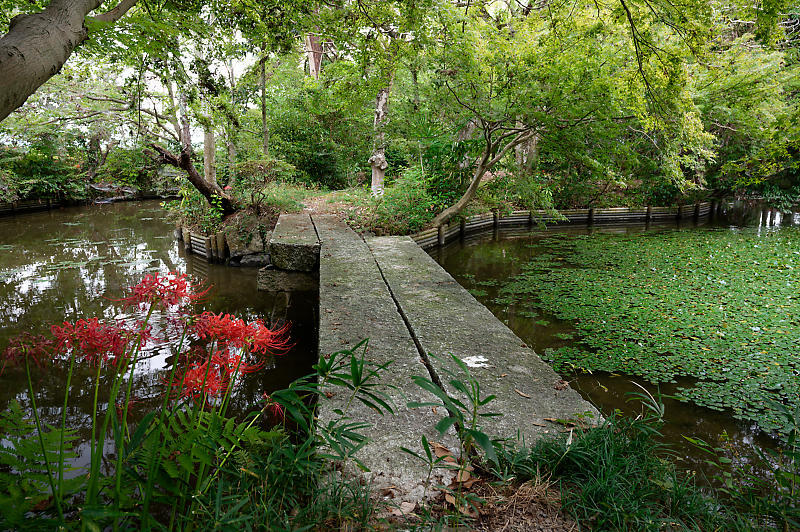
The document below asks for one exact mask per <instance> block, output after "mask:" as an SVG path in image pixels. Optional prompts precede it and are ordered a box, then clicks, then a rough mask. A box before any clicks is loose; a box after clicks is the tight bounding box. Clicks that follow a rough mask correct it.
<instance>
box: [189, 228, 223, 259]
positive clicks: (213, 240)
mask: <svg viewBox="0 0 800 532" xmlns="http://www.w3.org/2000/svg"><path fill="white" fill-rule="evenodd" d="M175 237H176V238H178V239H179V240H182V241H183V247H184V249H185V250H186V252H187V253H193V254H195V255H200V256H201V257H204V258H205V259H206V260H207V261H208V262H225V259H227V258H228V257H229V256H230V252H229V249H228V242H227V240H226V238H225V233H223V232H221V231H220V232H218V233H214V234H213V235H204V234H202V233H193V232H191V231H190V230H189V229H187V228H185V227H181V228H177V229H175Z"/></svg>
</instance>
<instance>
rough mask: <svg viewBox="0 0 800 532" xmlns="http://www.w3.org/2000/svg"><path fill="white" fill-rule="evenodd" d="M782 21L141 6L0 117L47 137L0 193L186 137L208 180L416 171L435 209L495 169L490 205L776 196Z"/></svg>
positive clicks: (791, 65)
mask: <svg viewBox="0 0 800 532" xmlns="http://www.w3.org/2000/svg"><path fill="white" fill-rule="evenodd" d="M9 7H10V11H9V13H11V14H12V15H13V14H14V13H17V12H34V11H36V10H37V9H40V7H39V6H38V4H36V3H30V4H26V5H24V6H22V5H16V4H14V2H11V3H10V4H9ZM3 20H4V23H7V21H6V20H5V19H3ZM799 21H800V14H799V13H798V12H797V11H796V8H792V7H791V6H790V5H788V4H784V3H781V2H777V3H774V5H772V4H770V6H769V9H766V8H764V9H761V8H759V7H753V6H751V5H749V4H746V3H736V2H734V3H727V4H721V3H718V2H710V3H709V2H699V1H689V0H687V1H684V2H681V3H679V4H674V3H671V2H660V1H659V2H655V3H654V2H643V3H640V2H607V3H604V2H601V3H598V2H587V1H576V2H570V3H556V4H548V5H547V6H546V7H545V6H542V5H538V4H532V3H530V4H529V3H525V2H518V3H504V2H476V3H471V4H468V6H466V8H464V7H463V6H458V5H456V4H454V3H450V2H446V1H444V0H427V1H425V2H407V1H404V0H394V1H392V2H363V1H359V2H355V3H350V2H342V3H334V4H331V3H319V4H318V3H316V2H303V3H300V2H266V3H258V4H251V3H247V2H234V3H232V4H230V5H227V4H219V3H211V2H209V3H204V2H200V3H198V4H197V5H196V6H195V7H194V8H193V11H192V12H191V13H189V14H188V16H187V13H184V12H182V11H180V10H177V8H176V6H172V5H167V6H163V8H159V9H158V10H154V9H153V8H152V6H150V4H149V2H141V3H139V4H137V5H135V6H134V7H133V8H132V9H131V10H130V12H129V13H128V14H127V15H126V16H125V17H124V18H122V19H121V20H119V21H117V22H116V24H115V25H109V26H102V27H101V26H98V27H94V26H93V27H92V29H91V32H90V39H89V41H88V42H87V43H86V44H85V45H84V46H83V47H81V48H79V50H78V52H77V53H76V54H73V57H72V58H70V60H69V61H68V63H67V65H66V67H65V68H64V69H63V71H62V72H61V73H60V74H58V75H56V76H54V77H53V78H52V79H51V80H50V81H49V82H48V83H46V84H45V85H44V86H42V87H41V88H40V89H39V90H38V91H37V92H36V93H35V94H34V95H33V96H32V97H31V98H29V100H28V102H27V103H26V104H25V105H24V106H22V107H21V108H20V109H19V110H18V111H17V112H15V113H13V114H12V115H11V116H10V117H9V118H8V119H6V120H5V121H3V123H2V126H0V127H1V128H2V129H0V133H1V134H2V135H0V142H2V144H4V145H6V146H7V148H6V150H8V149H9V148H10V147H13V149H14V150H15V151H14V153H17V154H19V155H20V156H24V157H30V158H32V159H35V160H36V161H40V162H41V161H42V160H43V159H41V157H42V151H41V148H40V147H39V146H40V145H41V143H42V139H44V138H47V143H48V145H49V146H50V148H49V150H50V153H51V155H47V157H49V159H47V161H48V164H49V165H50V167H51V169H52V171H51V172H50V174H48V175H50V176H51V177H45V174H43V173H42V172H41V171H40V170H36V169H35V168H31V166H36V164H38V163H36V162H35V161H31V164H22V163H21V162H17V163H13V164H12V163H9V162H7V161H6V158H4V160H3V161H2V162H0V176H1V177H0V179H2V182H0V190H2V191H3V192H2V194H3V196H4V198H6V199H9V198H11V199H13V198H15V197H26V196H27V197H39V196H41V195H46V194H56V195H64V196H74V195H75V190H74V189H81V188H83V187H84V185H85V184H86V183H87V182H88V183H91V182H96V181H116V182H119V183H124V184H127V185H135V186H137V187H140V188H153V179H154V176H157V175H159V174H158V173H157V172H156V170H157V166H158V165H163V164H167V165H173V166H177V167H178V168H176V169H175V172H177V174H185V175H186V173H187V172H188V173H189V174H190V173H191V172H190V171H189V169H188V166H190V164H189V163H188V162H186V161H184V162H179V161H178V159H179V158H178V157H177V155H176V156H175V157H173V158H170V157H168V156H167V155H165V153H167V154H170V153H171V154H177V153H178V152H179V151H186V152H187V153H188V154H189V160H193V161H194V163H193V164H196V165H197V167H198V168H199V167H200V166H203V167H204V168H203V169H204V171H199V170H198V172H197V173H199V174H202V175H203V176H204V177H205V180H206V181H209V182H211V183H212V184H214V183H219V185H220V187H224V185H233V184H234V182H235V178H236V174H237V168H242V169H246V168H247V167H248V165H252V164H255V163H254V162H255V161H259V160H267V159H274V160H276V161H283V162H285V163H287V164H288V165H291V168H293V170H292V171H291V172H289V173H286V172H283V173H282V175H281V176H280V178H279V179H278V181H280V182H290V183H297V182H302V183H305V184H306V185H310V186H318V187H323V188H328V189H340V188H346V187H359V186H363V185H365V184H367V183H368V182H369V173H370V172H372V173H373V178H374V176H375V172H376V171H379V172H383V173H385V176H386V177H385V179H386V183H385V185H386V186H387V187H389V188H391V187H392V186H393V183H394V182H395V180H396V179H397V178H399V177H400V176H402V175H403V174H404V173H405V172H406V171H410V172H411V177H410V178H406V179H403V180H400V181H398V183H400V186H401V188H402V187H405V188H403V190H400V191H398V193H397V194H400V195H404V194H406V195H407V194H408V186H407V185H406V184H407V183H409V182H412V181H413V182H420V183H423V184H424V189H425V198H424V200H423V204H426V205H427V204H430V205H433V211H434V212H433V214H434V215H436V214H438V213H440V212H442V211H444V210H445V209H446V208H447V207H450V206H452V205H454V204H456V203H457V202H458V200H459V199H460V198H461V199H463V198H466V199H467V200H471V199H472V198H474V197H475V195H474V191H473V190H472V187H470V184H471V183H475V184H476V185H480V188H481V189H485V188H487V184H488V183H494V181H499V183H497V185H495V186H494V188H493V189H492V190H489V191H488V192H483V191H482V192H481V194H480V195H482V196H483V199H484V200H485V204H486V205H487V206H489V207H491V206H496V205H498V202H500V203H503V204H511V205H515V206H533V207H550V206H556V207H574V206H587V205H615V204H616V205H620V204H669V203H673V202H676V201H692V200H695V199H697V198H701V197H703V196H707V195H709V194H713V193H731V192H737V193H748V194H757V195H764V194H765V193H766V192H767V191H769V190H774V189H777V190H779V191H782V192H784V193H788V192H789V191H791V189H792V188H793V187H794V186H797V185H798V180H799V179H800V177H799V176H800V174H798V165H799V164H800V151H799V150H798V138H799V137H798V126H797V123H798V121H797V116H798V115H797V113H798V97H797V95H798V81H797V80H798V79H800V76H798V64H800V63H799V61H800V52H798V34H799V33H800V32H798V27H799V26H800V22H799ZM201 130H202V133H203V143H202V144H203V146H202V149H201V143H200V142H199V140H200V138H199V133H200V132H201ZM155 145H157V146H158V147H159V149H158V150H156V149H154V146H155ZM56 155H57V159H56V158H54V156H56ZM376 161H379V162H376ZM67 163H68V164H69V166H70V167H71V170H70V172H64V171H63V169H62V168H59V165H64V164H67ZM376 165H377V166H376ZM286 168H287V169H288V168H289V167H286ZM376 168H377V169H378V170H376ZM162 173H163V172H162ZM245 173H247V172H246V171H245ZM56 174H57V175H58V176H59V179H55V178H53V177H52V176H54V175H56ZM288 174H291V175H288ZM33 181H36V182H38V183H39V185H35V184H32V183H33ZM198 182H199V181H197V180H196V179H195V180H194V181H192V185H193V186H194V188H196V187H197V186H198V185H197V183H198ZM481 183H483V184H481ZM192 185H189V184H188V183H186V186H192ZM212 188H213V187H212ZM216 190H217V192H216V195H217V196H218V197H220V198H222V200H223V203H224V204H225V205H224V206H225V209H226V213H228V212H230V211H229V210H228V204H227V202H228V197H227V193H225V192H224V191H223V189H222V188H218V189H216ZM200 192H201V193H202V195H203V196H204V197H205V198H206V200H207V201H208V202H209V203H211V196H212V195H213V194H211V195H210V194H209V193H208V191H206V192H203V191H202V190H201V191H200ZM414 194H417V192H415V193H414ZM790 198H791V200H792V201H794V200H795V199H796V194H791V195H790ZM252 200H253V197H251V198H250V199H248V198H246V197H240V198H239V201H240V202H241V201H243V202H244V203H239V204H238V205H239V207H240V208H241V207H245V208H247V207H248V206H249V202H250V201H252ZM389 203H392V202H391V201H390V202H389ZM462 208H463V206H462V205H459V207H458V210H461V209H462ZM368 210H370V212H372V211H374V209H373V208H372V207H369V208H368ZM407 214H408V215H409V216H411V217H412V218H414V220H419V221H421V222H422V223H429V222H430V219H431V218H432V217H431V216H424V217H420V216H419V214H418V213H413V212H409V213H407ZM370 216H376V217H380V216H382V215H381V214H380V212H377V211H376V212H374V213H373V214H370ZM442 220H443V219H442V218H437V223H438V222H439V221H442ZM379 225H380V224H379ZM411 225H413V226H414V227H416V226H418V225H419V224H418V223H416V222H415V223H413V224H411ZM384 226H385V228H386V229H389V230H393V229H390V227H392V223H387V224H384ZM402 230H404V231H407V230H409V227H404V228H402Z"/></svg>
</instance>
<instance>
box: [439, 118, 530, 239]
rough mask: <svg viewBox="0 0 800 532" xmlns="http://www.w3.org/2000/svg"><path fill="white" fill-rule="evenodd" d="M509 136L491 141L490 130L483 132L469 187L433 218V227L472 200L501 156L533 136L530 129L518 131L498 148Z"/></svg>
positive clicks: (445, 220)
mask: <svg viewBox="0 0 800 532" xmlns="http://www.w3.org/2000/svg"><path fill="white" fill-rule="evenodd" d="M510 136H511V133H506V134H504V135H502V136H501V137H500V138H499V139H498V140H495V141H492V140H491V138H492V137H491V132H486V133H485V134H484V138H486V147H485V148H484V150H483V153H482V154H481V158H480V160H479V161H478V165H477V166H476V167H475V171H474V172H473V174H472V180H471V181H470V184H469V187H467V190H466V192H464V194H463V195H462V196H461V197H460V198H459V199H458V201H457V202H455V204H453V205H451V206H450V207H448V208H446V209H445V210H443V211H442V212H441V213H439V215H438V216H436V217H435V218H434V219H433V222H432V224H433V226H434V227H439V226H440V225H444V224H446V223H447V222H448V221H450V219H452V218H453V217H454V216H455V215H457V214H458V213H460V212H461V211H462V210H464V207H466V206H467V205H468V204H469V202H470V201H472V198H474V197H475V193H476V192H477V191H478V187H479V186H480V184H481V179H482V178H483V176H484V175H485V174H486V172H488V171H489V170H491V169H492V167H493V166H494V165H495V164H497V163H498V162H499V161H500V160H501V159H502V158H503V156H504V155H505V154H506V152H508V150H510V149H511V148H514V147H516V146H517V145H518V144H520V143H522V142H525V141H527V140H528V139H529V138H530V137H531V136H533V133H532V132H531V131H520V132H518V133H516V134H515V136H514V138H513V139H512V140H511V141H509V142H508V143H507V144H506V145H505V146H503V147H502V148H500V146H501V144H502V142H503V140H504V139H507V138H509V137H510ZM494 153H496V155H494V157H492V154H494Z"/></svg>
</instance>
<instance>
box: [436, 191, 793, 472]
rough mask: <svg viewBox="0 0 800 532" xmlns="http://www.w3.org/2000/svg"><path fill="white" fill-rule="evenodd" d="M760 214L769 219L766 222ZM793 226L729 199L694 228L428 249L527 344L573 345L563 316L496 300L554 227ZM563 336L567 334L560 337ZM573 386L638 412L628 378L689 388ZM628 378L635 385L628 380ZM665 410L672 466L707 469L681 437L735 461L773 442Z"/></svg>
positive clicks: (507, 233) (577, 382) (718, 414)
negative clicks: (720, 448) (719, 449)
mask: <svg viewBox="0 0 800 532" xmlns="http://www.w3.org/2000/svg"><path fill="white" fill-rule="evenodd" d="M767 220H769V221H770V224H769V226H768V225H767ZM792 225H794V226H797V225H800V214H797V213H794V215H786V216H781V215H780V214H778V213H772V214H770V213H768V211H765V210H763V209H760V208H758V206H752V205H741V204H737V205H730V206H728V208H727V209H726V211H725V212H724V214H723V215H722V216H721V217H720V218H719V219H717V220H713V221H707V222H705V223H704V224H702V225H699V226H695V224H693V223H692V222H686V221H683V222H682V223H681V224H676V223H668V224H658V225H655V224H654V225H645V224H628V225H624V226H622V225H618V226H605V227H603V226H594V227H587V226H578V225H561V226H552V227H550V228H548V229H547V230H546V231H542V230H540V229H534V230H528V229H509V230H499V231H495V232H487V233H482V234H477V235H471V236H468V237H467V238H466V239H464V240H462V241H460V242H453V243H451V244H449V245H447V246H445V247H442V248H438V249H434V250H431V251H430V253H431V255H432V256H433V257H434V258H435V259H436V260H437V261H438V262H439V263H440V264H441V265H442V266H443V267H444V268H445V269H446V270H447V271H448V272H449V273H450V274H451V275H453V277H454V278H455V279H456V280H457V281H458V282H459V283H461V284H462V285H463V286H465V287H466V288H468V289H470V291H471V292H472V293H473V295H475V297H476V298H477V299H478V300H479V301H481V302H482V303H483V304H485V305H486V306H487V307H488V308H489V309H490V310H491V311H492V312H493V313H494V315H495V316H497V317H498V318H499V319H500V320H501V321H503V322H504V323H505V324H506V325H508V326H509V328H511V329H512V330H513V331H514V332H515V333H516V334H517V335H518V336H519V337H520V338H522V339H523V340H524V341H525V342H527V343H528V345H530V346H532V347H533V348H534V349H535V350H536V351H537V352H540V353H542V352H545V350H547V349H553V348H559V347H563V346H570V345H577V343H578V342H579V339H578V338H577V337H576V338H575V339H571V338H569V337H570V336H571V335H572V334H573V333H575V329H574V327H573V324H572V323H571V322H569V321H565V320H559V319H558V318H556V317H555V316H553V315H552V314H549V313H547V312H546V311H543V310H542V309H540V308H539V309H536V312H535V315H534V314H533V313H531V311H530V306H531V305H533V306H535V303H533V304H531V303H530V302H526V303H527V304H526V307H527V308H522V305H517V304H512V305H508V304H505V303H498V302H496V301H495V299H496V298H497V297H498V295H499V290H500V286H502V285H503V283H504V282H506V281H507V280H509V279H510V278H512V277H514V276H516V275H517V274H519V273H521V272H522V271H523V266H524V265H525V264H526V263H527V262H528V261H530V260H531V259H532V258H533V257H535V256H536V255H537V254H540V253H543V252H544V251H546V249H545V247H543V246H542V244H540V242H541V241H542V240H544V239H546V238H548V237H551V236H552V235H553V234H554V233H559V234H564V235H574V236H579V235H587V234H593V233H596V232H602V233H611V234H620V235H625V234H632V233H641V232H644V231H651V232H658V231H675V230H677V229H680V230H684V231H685V230H688V231H706V230H707V229H709V228H719V227H751V228H757V229H756V230H757V231H764V232H767V231H770V232H773V231H781V230H782V227H787V226H792ZM565 338H567V339H565ZM565 377H566V378H568V379H569V381H570V384H571V386H572V387H573V388H575V389H576V390H578V391H579V392H580V393H581V394H582V395H583V396H584V398H586V399H587V400H589V401H591V402H592V403H594V404H595V405H597V406H598V408H599V409H600V410H601V411H602V412H603V413H604V414H605V415H609V414H611V413H612V412H614V411H621V412H622V413H624V414H626V415H631V416H635V415H637V414H638V413H640V412H641V408H642V407H641V405H640V404H639V403H638V402H636V401H630V400H629V399H630V397H631V396H630V393H631V392H641V389H640V388H638V386H637V385H636V384H639V385H641V386H644V387H645V388H646V389H647V390H649V391H650V392H651V393H653V394H657V393H661V394H663V395H667V396H668V395H672V394H675V393H676V392H677V391H678V389H679V388H680V387H682V386H687V387H689V386H691V384H692V382H691V380H690V379H678V382H677V383H673V384H670V383H666V384H661V385H660V386H654V385H651V384H648V383H647V382H646V381H645V380H644V379H641V378H637V377H631V376H629V375H624V374H609V373H599V372H594V373H592V374H589V373H582V372H576V373H573V374H570V375H565ZM634 383H636V384H634ZM663 402H664V406H665V409H666V424H665V426H664V427H663V431H662V432H663V435H664V441H665V442H667V443H669V444H671V445H672V446H673V447H674V448H675V449H676V451H677V457H676V458H677V460H678V462H679V466H681V467H684V468H686V469H690V470H697V471H703V472H708V469H707V468H706V467H705V460H706V459H707V458H708V457H707V455H705V454H704V453H703V452H701V451H699V450H697V449H696V448H695V447H694V446H692V445H691V444H689V443H688V442H687V441H686V439H685V438H684V435H685V436H690V437H693V438H700V439H703V440H705V441H707V442H709V443H712V444H714V445H722V444H723V443H724V444H725V445H726V446H727V447H728V448H729V453H730V454H729V456H730V458H731V459H732V460H734V461H735V462H739V464H740V465H742V464H744V463H747V462H748V461H749V460H750V457H752V456H753V451H754V449H755V448H775V447H776V446H778V442H777V440H775V439H773V438H772V437H771V436H769V435H767V434H765V433H764V432H762V431H761V430H759V428H758V426H757V425H756V424H755V423H753V422H747V421H742V420H737V419H734V418H733V417H732V416H731V415H730V413H729V412H727V411H717V410H711V409H708V408H703V407H700V406H697V405H694V404H692V403H688V402H681V401H678V400H675V399H670V398H668V397H666V398H664V399H663Z"/></svg>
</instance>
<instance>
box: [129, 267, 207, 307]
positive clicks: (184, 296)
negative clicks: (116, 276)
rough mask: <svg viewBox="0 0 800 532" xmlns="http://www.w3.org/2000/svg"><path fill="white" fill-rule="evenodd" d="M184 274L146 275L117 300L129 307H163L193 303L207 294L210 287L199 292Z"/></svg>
mask: <svg viewBox="0 0 800 532" xmlns="http://www.w3.org/2000/svg"><path fill="white" fill-rule="evenodd" d="M201 288H202V287H201V286H200V285H199V284H195V283H192V281H191V280H190V279H189V276H188V275H186V274H185V273H177V272H170V273H168V274H167V275H161V274H159V273H153V274H147V275H145V277H144V279H142V280H141V282H139V284H137V285H135V286H131V287H130V288H128V295H127V296H126V297H123V298H122V299H119V300H118V301H122V302H124V303H126V304H129V305H146V304H156V305H161V306H164V307H173V306H180V305H183V304H185V303H194V302H196V301H198V300H200V299H202V298H203V297H205V296H206V295H207V294H208V291H209V290H210V287H208V288H205V289H204V290H201Z"/></svg>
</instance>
